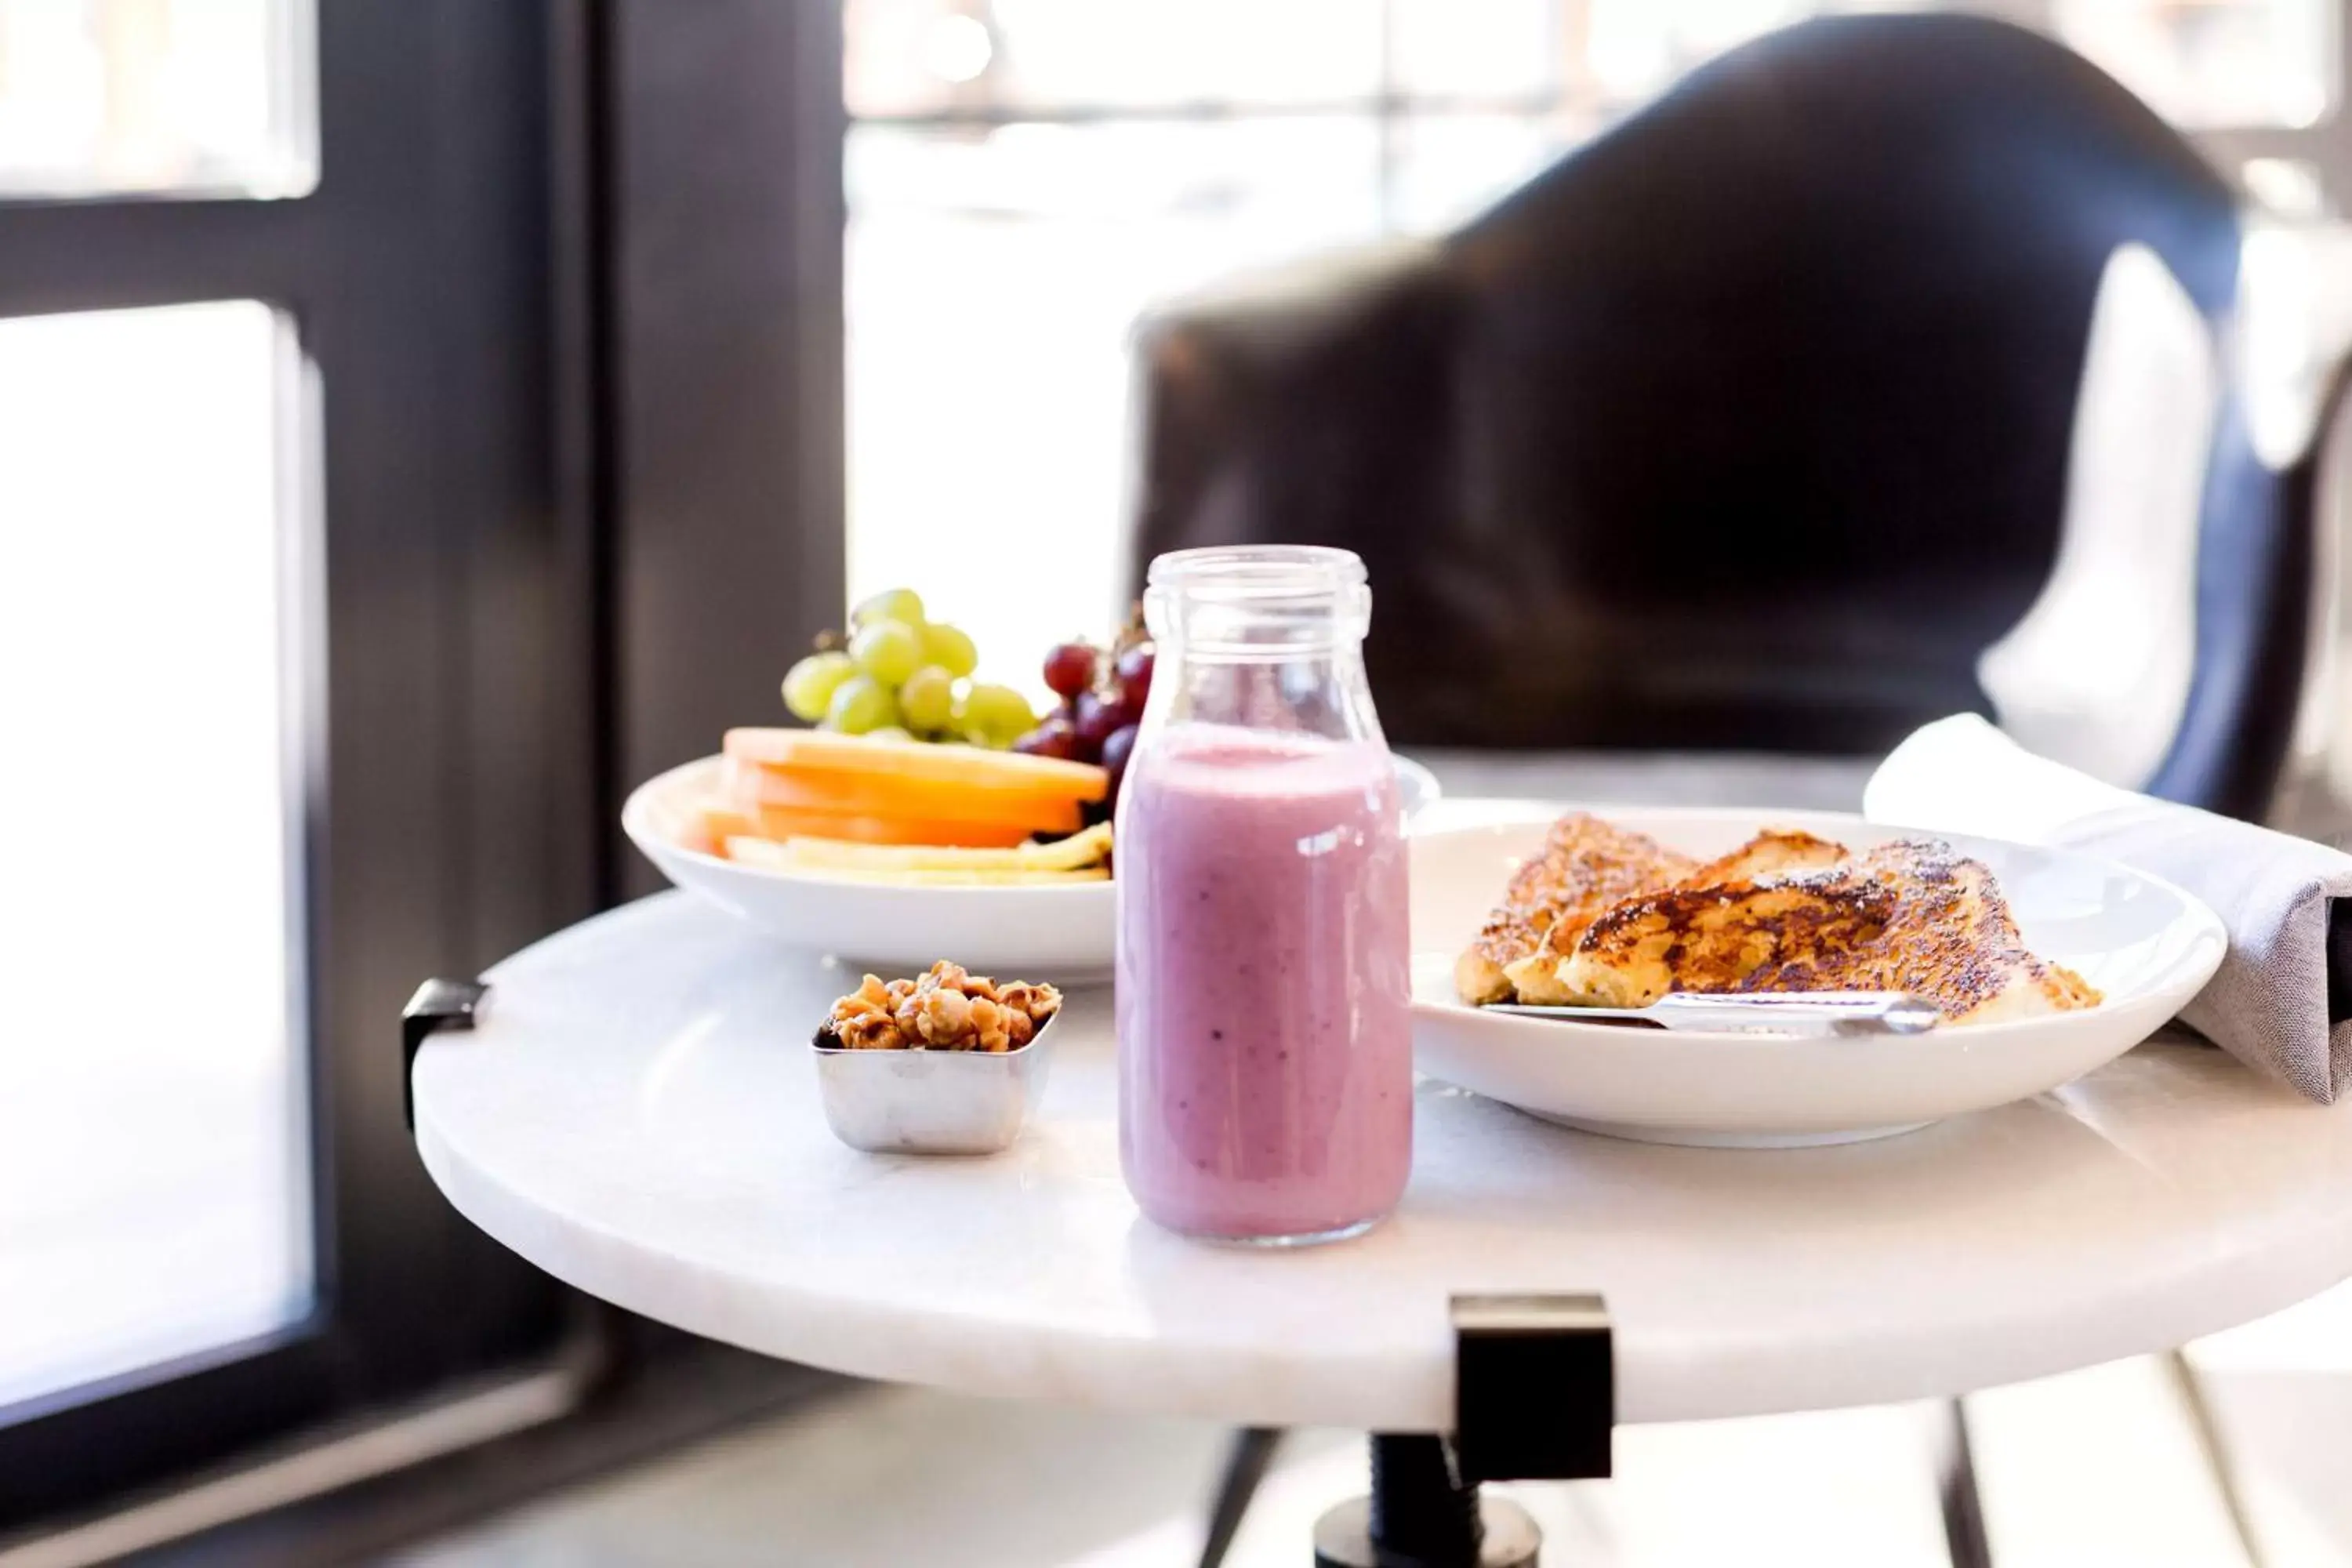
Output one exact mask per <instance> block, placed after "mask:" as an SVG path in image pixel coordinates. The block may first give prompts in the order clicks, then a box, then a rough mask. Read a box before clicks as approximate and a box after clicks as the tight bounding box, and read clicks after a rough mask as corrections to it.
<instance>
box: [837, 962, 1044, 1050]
mask: <svg viewBox="0 0 2352 1568" xmlns="http://www.w3.org/2000/svg"><path fill="white" fill-rule="evenodd" d="M1061 1005H1062V994H1061V993H1060V992H1059V991H1056V990H1055V988H1054V987H1053V986H1051V985H1045V984H1031V983H1030V982H1028V981H1025V980H1012V981H1007V982H1005V983H1004V984H1002V985H999V984H997V983H996V982H995V981H993V980H992V979H990V978H988V977H987V976H986V975H978V974H972V973H968V972H967V971H966V970H965V969H964V968H963V966H962V965H961V964H959V963H950V962H948V961H947V960H945V959H942V960H940V962H939V963H934V964H932V965H931V967H930V968H929V971H927V972H926V973H923V974H921V975H919V976H918V977H917V978H915V979H912V980H893V981H890V982H889V983H887V984H885V983H883V982H882V981H881V980H878V979H877V978H876V977H875V976H873V975H871V974H869V975H866V977H865V978H864V979H863V980H862V981H861V982H860V983H859V984H858V987H857V989H856V991H854V992H852V993H850V994H848V995H846V996H844V997H842V998H841V999H840V1000H839V1001H837V1002H835V1004H834V1005H833V1016H832V1018H831V1020H830V1022H829V1024H828V1027H829V1028H830V1030H831V1031H832V1034H833V1036H834V1037H835V1039H836V1040H838V1041H839V1042H840V1043H841V1044H842V1045H844V1046H845V1047H849V1048H850V1049H853V1050H877V1049H879V1050H900V1049H930V1050H947V1051H971V1050H979V1051H1011V1050H1018V1049H1020V1048H1021V1047H1023V1046H1025V1045H1027V1044H1028V1043H1029V1042H1030V1041H1031V1040H1032V1039H1034V1038H1035V1037H1036V1034H1037V1031H1038V1030H1039V1029H1040V1028H1043V1027H1044V1026H1045V1020H1046V1019H1048V1018H1051V1017H1052V1016H1054V1015H1055V1013H1056V1012H1057V1011H1059V1010H1060V1008H1061Z"/></svg>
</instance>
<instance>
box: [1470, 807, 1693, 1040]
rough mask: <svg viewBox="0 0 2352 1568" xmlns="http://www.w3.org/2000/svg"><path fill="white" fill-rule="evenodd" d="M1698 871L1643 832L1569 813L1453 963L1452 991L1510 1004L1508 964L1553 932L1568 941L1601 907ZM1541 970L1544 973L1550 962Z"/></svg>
mask: <svg viewBox="0 0 2352 1568" xmlns="http://www.w3.org/2000/svg"><path fill="white" fill-rule="evenodd" d="M1696 866H1697V862H1696V861H1695V860H1693V859H1692V858H1690V857H1689V856H1687V855H1683V854H1678V853H1676V852H1675V851H1674V850H1672V849H1668V848H1666V847H1664V846H1663V845H1661V844H1659V843H1658V841H1657V840H1656V839H1654V838H1652V837H1649V836H1648V835H1647V834H1642V833H1632V832H1628V831H1626V830H1625V829H1623V828H1621V827H1618V826H1615V825H1613V824H1612V823H1609V822H1606V821H1603V820H1602V819H1601V818H1600V817H1598V816H1592V815H1591V813H1589V812H1581V811H1575V812H1570V813H1569V814H1568V815H1567V816H1562V817H1561V818H1560V819H1559V821H1557V822H1555V823H1553V824H1552V825H1551V830H1550V831H1549V833H1547V834H1546V835H1545V836H1544V846H1543V850H1542V852H1541V853H1540V854H1538V856H1537V857H1536V858H1534V859H1531V860H1529V861H1528V862H1527V864H1525V865H1523V866H1521V867H1520V868H1518V869H1517V871H1515V872H1514V873H1512V876H1511V880H1510V882H1509V883H1508V885H1507V887H1506V888H1505V889H1504V892H1503V901H1502V902H1501V903H1500V904H1498V905H1496V908H1495V910H1494V912H1493V913H1492V914H1490V915H1489V916H1487V918H1486V924H1485V925H1484V926H1482V927H1481V928H1480V929H1479V931H1478V934H1477V936H1476V937H1475V938H1473V939H1472V941H1471V942H1470V945H1469V946H1468V947H1467V948H1465V950H1464V951H1463V952H1462V955H1461V957H1459V958H1458V959H1456V960H1455V961H1454V990H1455V991H1456V992H1457V993H1459V994H1460V995H1461V997H1462V999H1463V1000H1464V1001H1465V1002H1468V1003H1471V1004H1473V1005H1481V1006H1483V1005H1486V1004H1487V1003H1490V1002H1507V1001H1509V1000H1511V999H1512V997H1513V996H1514V995H1516V994H1517V986H1516V984H1515V983H1514V981H1513V979H1512V971H1513V969H1514V967H1515V966H1521V965H1524V964H1525V963H1527V961H1528V960H1529V959H1530V958H1532V957H1534V956H1536V955H1538V954H1539V953H1542V952H1545V946H1544V944H1545V941H1546V938H1547V937H1549V935H1550V934H1551V933H1552V932H1553V931H1562V932H1563V934H1565V935H1567V936H1568V937H1569V939H1570V941H1573V935H1574V933H1575V932H1578V931H1582V930H1583V929H1584V927H1585V925H1586V923H1587V922H1589V921H1591V919H1592V917H1593V916H1594V915H1597V914H1599V913H1600V912H1601V910H1605V909H1607V908H1609V907H1610V906H1611V905H1612V904H1615V903H1617V902H1619V901H1620V900H1624V899H1628V898H1632V897H1633V896H1635V895H1637V894H1640V893H1644V892H1648V891H1650V890H1652V889H1657V888H1664V887H1667V886H1670V885H1671V884H1672V883H1673V882H1674V881H1675V879H1677V878H1680V877H1683V876H1686V875H1688V874H1689V873H1690V872H1691V871H1692V870H1693V869H1695V868H1696ZM1563 922H1565V924H1563ZM1542 966H1543V967H1544V968H1545V969H1547V970H1548V969H1549V960H1546V961H1545V962H1544V963H1543V965H1542Z"/></svg>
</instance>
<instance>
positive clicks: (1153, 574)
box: [1145, 544, 1366, 605]
mask: <svg viewBox="0 0 2352 1568" xmlns="http://www.w3.org/2000/svg"><path fill="white" fill-rule="evenodd" d="M1145 581H1146V583H1147V584H1149V585H1150V586H1151V587H1154V588H1165V589H1169V590H1171V591H1172V592H1174V593H1177V594H1181V595H1184V596H1185V597H1188V598H1194V599H1202V598H1205V599H1212V600H1214V601H1217V602H1219V603H1224V604H1233V605H1243V604H1249V603H1278V602H1291V603H1297V602H1299V601H1302V600H1311V599H1318V598H1334V599H1336V598H1343V597H1346V596H1349V590H1351V589H1356V588H1360V587H1362V586H1363V585H1364V583H1365V581H1366V574H1365V571H1364V562H1363V558H1362V557H1361V556H1360V555H1358V554H1357V553H1356V552H1354V551H1352V550H1341V549H1339V548H1337V547H1335V546H1332V545H1328V544H1219V545H1209V546H1206V547H1204V548H1201V549H1196V550H1175V551H1171V552H1168V553H1167V554H1165V555H1160V556H1157V557H1155V558H1154V559H1153V560H1152V563H1151V569H1150V573H1149V574H1147V575H1146V578H1145Z"/></svg>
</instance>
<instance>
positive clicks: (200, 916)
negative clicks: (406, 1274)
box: [0, 302, 312, 1406]
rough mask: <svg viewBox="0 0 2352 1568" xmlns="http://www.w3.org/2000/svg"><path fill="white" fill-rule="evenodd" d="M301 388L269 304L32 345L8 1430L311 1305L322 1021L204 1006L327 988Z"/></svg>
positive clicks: (52, 323) (22, 354) (10, 1073)
mask: <svg viewBox="0 0 2352 1568" xmlns="http://www.w3.org/2000/svg"><path fill="white" fill-rule="evenodd" d="M294 374H295V365H294V359H293V353H292V350H291V346H290V344H289V342H288V334H287V332H286V331H285V329H284V327H283V326H282V324H281V323H280V321H279V320H278V317H277V316H276V315H275V313H274V312H272V311H270V310H268V309H267V308H265V307H263V306H261V305H258V304H255V303H251V302H230V303H223V304H204V305H185V306H176V307H171V308H167V309H162V310H113V311H103V312H99V313H94V314H77V315H57V316H27V317H19V318H16V319H14V320H6V321H0V518H5V519H6V523H5V528H0V709H5V711H6V712H7V713H8V715H9V726H10V731H11V746H12V750H13V752H14V754H15V755H16V757H17V758H18V759H19V763H18V765H15V766H12V767H9V768H7V769H5V770H4V771H0V817H5V819H6V820H8V821H10V822H14V823H18V824H25V825H34V824H39V825H46V826H45V827H43V828H42V829H41V830H37V831H29V832H22V833H19V834H18V835H16V839H15V846H14V847H13V849H12V850H11V853H10V869H9V885H8V898H9V902H10V904H11V905H12V906H13V907H14V908H15V909H16V910H17V911H18V918H17V919H16V921H12V922H11V926H12V929H11V932H10V935H9V938H8V943H9V961H8V962H9V966H10V970H11V972H12V973H13V974H15V975H16V976H17V978H16V980H14V981H12V983H11V984H10V986H9V994H10V1013H11V1019H10V1023H11V1034H12V1037H13V1042H14V1043H13V1045H12V1047H11V1048H10V1049H8V1050H7V1051H5V1052H0V1277H5V1278H6V1279H10V1280H14V1281H16V1282H17V1283H16V1285H15V1286H13V1287H12V1288H11V1289H7V1290H5V1291H0V1406H5V1405H16V1404H18V1403H20V1402H23V1401H27V1400H34V1399H38V1398H40V1397H42V1396H44V1395H48V1394H56V1393H58V1392H60V1391H62V1390H65V1389H68V1388H71V1387H74V1386H76V1385H79V1384H88V1383H93V1382H96V1381H99V1380H100V1379H104V1378H110V1377H115V1376H119V1375H121V1374H123V1373H131V1372H135V1371H137V1370H139V1369H141V1368H142V1367H146V1366H150V1365H152V1364H154V1363H160V1362H164V1361H172V1360H177V1359H180V1358H183V1357H187V1356H192V1355H196V1354H200V1353H202V1352H206V1351H210V1350H213V1349H215V1348H216V1347H220V1346H224V1345H229V1344H234V1343H236V1342H240V1341H246V1340H253V1339H258V1338H260V1337H262V1336H264V1335H267V1334H269V1333H272V1332H274V1331H278V1330H280V1329H282V1328H284V1327H286V1326H287V1325H288V1324H289V1323H292V1322H295V1321H299V1320H300V1319H302V1318H304V1317H306V1316H307V1315H308V1314H309V1313H310V1306H311V1297H312V1268H311V1257H310V1223H311V1215H310V1169H309V1141H310V1125H309V1121H310V1119H309V1115H308V1102H309V1094H308V1082H307V1079H308V1074H307V1072H306V1070H305V1068H306V1064H305V1060H304V1053H303V1051H302V1048H301V1043H300V1042H299V1041H298V1040H296V1039H294V1038H293V1037H291V1025H292V1020H293V1019H294V1017H295V1016H297V1015H298V1012H299V1009H297V1008H293V1007H287V1006H270V1005H259V1006H253V1007H250V1008H243V1009H233V1010H217V1009H208V1008H205V1007H203V1006H200V1005H191V1003H192V999H194V998H199V997H202V996H205V995H206V994H212V993H214V992H215V990H216V989H218V988H222V987H226V988H227V989H228V990H229V991H230V992H231V993H233V994H237V995H240V996H246V997H254V998H279V997H285V996H287V995H288V994H289V991H290V990H298V989H299V979H300V974H299V965H298V964H297V963H295V962H294V961H293V956H292V952H290V951H289V940H288V939H289V935H291V934H292V933H293V931H295V929H296V927H295V925H294V923H293V916H294V912H295V911H294V908H293V905H294V902H295V900H291V899H289V889H290V888H291V886H292V885H293V879H294V877H295V876H296V875H298V874H299V869H300V868H299V867H298V866H296V865H294V864H292V863H291V856H290V853H289V850H290V847H291V846H292V844H293V843H294V836H293V835H292V834H291V833H290V832H289V826H288V825H289V805H290V803H289V800H288V798H287V795H288V792H287V790H286V788H285V782H286V781H285V772H286V770H285V757H286V748H285V746H284V744H283V742H282V740H281V737H282V736H283V734H284V732H285V718H286V713H285V710H286V709H287V708H288V706H289V704H287V703H286V702H285V701H283V700H282V699H281V696H280V691H279V681H280V676H281V668H282V665H281V660H280V647H281V644H282V643H283V642H284V641H285V640H286V617H285V616H284V615H283V613H282V609H281V604H280V588H279V584H280V577H281V569H280V560H281V553H282V551H283V546H284V542H285V540H286V539H287V538H288V537H289V535H291V534H293V533H294V532H295V531H290V530H288V531H281V529H280V527H279V510H280V506H281V504H282V500H283V499H284V498H282V497H281V494H280V483H279V474H280V473H281V471H284V469H285V468H286V460H287V458H288V455H289V452H291V451H295V450H299V447H300V442H299V437H298V438H295V439H290V440H289V435H290V434H291V433H290V432H289V429H288V428H287V425H288V421H287V420H286V418H285V415H286V413H287V412H288V411H289V410H291V408H292V407H293V406H294V405H295V398H294V396H293V393H294V387H293V385H292V384H291V383H292V381H293V379H294ZM131 454H135V458H134V457H131V456H129V455H131ZM289 488H292V487H289ZM26 763H31V764H32V765H25V764H26ZM27 916H30V917H32V918H26V917H27ZM100 933H103V934H102V935H101V934H100ZM161 1279H169V1280H172V1281H173V1287H172V1289H156V1288H155V1284H156V1281H158V1280H161Z"/></svg>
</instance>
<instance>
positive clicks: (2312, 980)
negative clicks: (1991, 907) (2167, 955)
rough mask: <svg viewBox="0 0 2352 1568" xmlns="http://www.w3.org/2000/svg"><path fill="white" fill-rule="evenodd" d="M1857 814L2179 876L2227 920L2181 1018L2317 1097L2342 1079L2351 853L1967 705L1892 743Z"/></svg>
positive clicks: (2347, 1038) (2351, 989) (2351, 996)
mask: <svg viewBox="0 0 2352 1568" xmlns="http://www.w3.org/2000/svg"><path fill="white" fill-rule="evenodd" d="M1863 812H1864V815H1865V816H1868V817H1869V818H1870V819H1871V820H1872V821H1874V822H1883V823H1889V824H1894V825H1897V826H1906V827H1919V828H1926V829H1928V830H1930V831H1937V832H1945V833H1973V834H1979V835H1981V836H1983V837H1988V838H2008V839H2013V840H2016V841H2017V842H2020V843H2024V844H2047V845H2052V846H2055V847H2061V848H2068V849H2081V850H2084V851H2086V852H2088V853H2090V854H2094V855H2104V856H2105V857H2107V858H2109V859H2111V860H2120V861H2122V862H2123V863H2124V864H2126V865H2127V866H2134V867H2137V868H2139V869H2141V870H2143V871H2148V872H2152V873H2154V874H2155V875H2157V876H2159V877H2162V878H2164V879H2166V880H2168V881H2171V882H2177V883H2179V885H2180V886H2181V887H2184V888H2186V889H2189V891H2190V892H2192V893H2195V894H2196V895H2197V896H2198V897H2199V898H2200V899H2203V900H2205V901H2206V902H2207V903H2208V904H2210V905H2211V906H2212V908H2213V910H2214V912H2215V913H2216V914H2219V915H2220V916H2221V923H2222V924H2223V925H2225V926H2227V927H2228V928H2229V931H2230V952H2229V956H2228V957H2226V958H2224V959H2223V960H2222V961H2221V970H2220V972H2219V973H2216V974H2215V975H2214V976H2213V980H2212V983H2211V984H2209V985H2207V986H2206V987H2205V989H2204V990H2203V991H2201V992H2200V993H2198V995H2197V998H2196V1000H2194V1001H2192V1002H2190V1003H2189V1005H2188V1006H2187V1007H2186V1008H2184V1009H2183V1010H2182V1012H2181V1015H2180V1017H2181V1021H2182V1022H2184V1023H2186V1024H2188V1025H2189V1026H2190V1027H2191V1028H2193V1029H2195V1030H2196V1031H2197V1032H2198V1033H2199V1034H2201V1035H2203V1036H2204V1037H2206V1038H2208V1039H2210V1040H2211V1041H2213V1042H2214V1043H2215V1044H2217V1045H2219V1046H2221V1047H2222V1048H2223V1049H2224V1050H2226V1051H2228V1052H2229V1053H2230V1054H2231V1056H2234V1057H2236V1058H2238V1059H2239V1060H2241V1061H2242V1062H2245V1063H2247V1064H2248V1065H2250V1066H2252V1067H2255V1068H2261V1069H2262V1070H2263V1072H2266V1073H2268V1074H2270V1075H2271V1076H2272V1077H2273V1078H2276V1079H2281V1080H2282V1081H2284V1082H2285V1083H2287V1084H2290V1085H2292V1086H2293V1087H2294V1089H2296V1090H2297V1091H2299V1092H2300V1093H2302V1094H2304V1095H2305V1096H2306V1097H2308V1098H2310V1099H2312V1100H2318V1101H2320V1102H2321V1103H2322V1104H2327V1103H2330V1102H2332V1101H2333V1100H2335V1099H2336V1095H2337V1094H2339V1093H2341V1092H2343V1090H2344V1089H2345V1087H2346V1085H2347V1082H2352V904H2339V903H2336V901H2335V900H2339V899H2352V855H2346V854H2344V853H2343V852H2341V851H2340V850H2336V849H2331V848H2329V847H2327V846H2326V845H2324V844H2315V843H2312V842H2311V841H2309V840H2308V839H2303V838H2295V837H2290V836H2288V835H2286V834H2284V833H2273V832H2272V831H2271V830H2270V829H2269V828H2267V827H2256V826H2252V825H2251V824H2249V823H2243V822H2238V821H2235V820H2233V819H2231V818H2230V817H2226V816H2214V815H2213V814H2212V813H2210V812H2207V811H2199V810H2197V809H2196V808H2195V807H2193V806H2186V805H2172V804H2170V803H2168V802H2166V801H2160V800H2151V799H2150V798H2148V797H2147V795H2134V794H2133V793H2131V792H2130V791H2129V790H2122V789H2116V787H2114V786H2113V785H2111V784H2101V783H2099V782H2098V781H2097V780H2095V779H2093V778H2090V777H2088V776H2087V775H2085V774H2083V773H2076V772H2075V771H2074V769H2072V768H2069V767H2065V766H2063V765H2062V764H2060V763H2053V762H2051V761H2050V760H2048V759H2047V758H2044V757H2038V756H2035V755H2034V754H2033V753H2032V752H2028V751H2026V750H2025V749H2024V748H2023V747H2021V746H2020V745H2019V744H2018V743H2017V742H2014V741H2012V740H2011V739H2010V738H2009V737H2008V736H2006V735H2004V734H2002V733H2001V732H2000V731H1998V730H1996V729H1994V728H1993V727H1992V726H1991V725H1990V724H1988V723H1986V722H1985V721H1983V720H1982V719H1979V718H1978V717H1976V716H1975V715H1974V714H1962V715H1960V716H1958V717H1957V718H1952V719H1940V720H1937V721H1936V722H1935V723H1933V724H1929V725H1927V727H1926V728H1925V729H1922V730H1920V731H1917V732H1916V733H1915V734H1913V735H1912V736H1911V738H1910V739H1909V740H1907V741H1905V742H1903V743H1902V744H1901V745H1900V746H1897V747H1896V748H1895V750H1894V752H1892V753H1891V754H1890V755H1889V756H1888V757H1887V759H1886V761H1885V762H1884V763H1880V764H1879V768H1878V771H1877V773H1874V774H1873V775H1872V776H1871V780H1870V784H1869V786H1868V788H1867V789H1866V790H1864V795H1863ZM2338 910H2346V911H2347V914H2346V916H2345V918H2344V919H2342V920H2341V921H2339V920H2338V919H2337V918H2336V912H2337V911H2338ZM2331 959H2333V961H2334V962H2332V963H2331ZM2331 974H2332V976H2333V978H2332V979H2331Z"/></svg>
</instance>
